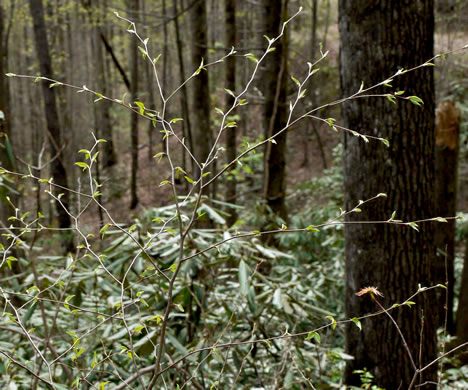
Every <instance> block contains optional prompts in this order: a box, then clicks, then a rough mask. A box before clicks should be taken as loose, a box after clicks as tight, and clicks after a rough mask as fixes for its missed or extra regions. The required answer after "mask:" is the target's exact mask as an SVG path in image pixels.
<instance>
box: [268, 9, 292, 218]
mask: <svg viewBox="0 0 468 390" xmlns="http://www.w3.org/2000/svg"><path fill="white" fill-rule="evenodd" d="M263 6H264V18H265V20H264V22H265V24H264V31H265V34H266V35H267V36H268V37H269V38H274V37H276V36H278V35H279V33H280V30H281V26H282V23H283V21H284V20H285V16H286V12H287V0H274V1H270V0H264V2H263ZM287 67H288V37H287V35H286V33H285V35H284V36H283V37H282V38H281V40H280V41H278V43H277V44H276V45H275V51H273V52H272V53H271V54H270V55H269V56H268V57H267V59H266V62H265V66H264V69H263V79H262V84H263V86H264V90H263V95H264V99H265V102H264V110H263V118H264V129H265V138H268V137H271V136H273V135H274V134H276V133H277V132H278V131H280V130H281V129H282V128H284V127H285V125H286V123H287V119H288V101H287V97H288V91H287V77H288V69H287ZM286 134H287V132H283V133H281V134H280V135H279V136H277V137H275V143H272V142H268V143H267V145H266V150H265V178H264V192H263V195H264V199H265V201H266V204H267V205H268V206H269V207H270V208H271V210H272V211H273V212H274V213H275V214H276V215H278V216H279V217H281V218H282V219H283V220H286V219H287V210H286V204H285V197H286V180H285V178H286Z"/></svg>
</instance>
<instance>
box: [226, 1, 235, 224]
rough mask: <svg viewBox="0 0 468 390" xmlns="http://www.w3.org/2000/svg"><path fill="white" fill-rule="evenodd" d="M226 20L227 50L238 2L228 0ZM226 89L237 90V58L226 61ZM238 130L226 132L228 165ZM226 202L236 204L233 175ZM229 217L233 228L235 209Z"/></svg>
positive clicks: (228, 101)
mask: <svg viewBox="0 0 468 390" xmlns="http://www.w3.org/2000/svg"><path fill="white" fill-rule="evenodd" d="M224 12H225V20H226V48H228V49H229V48H230V47H232V46H235V45H236V35H237V28H236V1H235V0H226V3H225V9H224ZM226 88H227V89H230V90H231V91H235V90H236V57H234V56H231V57H229V58H228V59H227V60H226ZM233 103H234V98H233V97H232V96H231V95H229V94H226V106H227V107H226V108H227V109H229V108H230V107H232V104H233ZM236 130H237V129H236V128H232V129H227V131H226V159H227V163H230V162H231V161H233V160H235V158H236V156H237V150H236V134H237V131H236ZM226 200H227V201H228V202H231V203H236V177H235V176H234V175H231V177H230V178H229V179H228V181H227V183H226ZM229 213H230V215H229V217H228V218H227V224H228V226H231V225H233V224H234V222H236V220H237V213H236V211H235V209H230V210H229Z"/></svg>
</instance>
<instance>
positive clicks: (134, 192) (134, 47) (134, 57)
mask: <svg viewBox="0 0 468 390" xmlns="http://www.w3.org/2000/svg"><path fill="white" fill-rule="evenodd" d="M138 3H139V0H128V9H129V10H131V11H133V12H132V14H131V17H133V18H135V16H136V12H137V11H138V9H139V4H138ZM138 56H139V52H138V41H137V38H136V36H133V37H132V41H131V44H130V78H131V81H130V99H131V101H132V104H134V102H135V101H136V100H137V93H138ZM130 115H131V116H130V139H131V154H132V161H131V168H130V171H131V173H130V209H134V208H135V207H136V206H137V205H138V188H137V178H138V115H137V114H136V113H131V114H130Z"/></svg>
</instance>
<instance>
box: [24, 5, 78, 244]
mask: <svg viewBox="0 0 468 390" xmlns="http://www.w3.org/2000/svg"><path fill="white" fill-rule="evenodd" d="M29 7H30V10H31V15H32V18H33V22H34V38H35V44H36V52H37V56H38V58H39V65H40V70H41V76H43V77H48V78H50V79H53V78H54V75H53V72H52V61H51V58H50V51H49V44H48V39H47V30H46V26H45V21H44V8H43V5H42V0H29ZM41 84H42V94H43V97H44V110H45V116H46V121H47V138H48V140H49V144H50V152H51V156H50V158H51V163H50V167H51V175H52V177H53V179H54V183H56V184H57V185H59V186H60V187H62V188H57V187H55V186H54V187H52V188H53V193H54V194H55V196H58V195H59V194H61V193H63V196H62V197H61V199H60V202H56V209H57V215H58V221H59V227H60V228H63V229H66V228H69V227H70V225H71V220H70V216H69V214H68V213H67V211H66V209H65V208H68V207H69V193H68V191H65V192H64V191H63V188H68V179H67V171H66V169H65V165H64V154H63V150H64V148H65V144H64V142H63V137H62V133H61V129H60V122H59V115H58V110H57V103H56V96H55V89H54V88H53V87H50V85H49V83H46V82H42V83H41ZM64 236H65V240H64V247H65V249H66V250H70V249H71V248H72V245H73V243H72V241H71V239H70V238H66V236H67V234H66V233H65V234H64Z"/></svg>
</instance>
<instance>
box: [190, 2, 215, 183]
mask: <svg viewBox="0 0 468 390" xmlns="http://www.w3.org/2000/svg"><path fill="white" fill-rule="evenodd" d="M189 12H190V33H191V36H192V38H191V39H192V47H191V57H192V69H193V70H196V69H198V67H199V66H200V64H201V62H202V61H203V63H204V64H206V63H207V62H208V39H207V27H208V25H207V19H206V2H205V1H198V2H196V3H195V4H194V5H193V7H192V9H191V10H190V11H189ZM191 87H192V88H191V89H192V105H191V108H192V115H193V120H192V121H191V123H192V140H193V155H194V157H195V159H196V160H197V161H198V162H199V163H200V164H202V163H204V162H205V161H206V159H207V158H208V154H209V152H210V149H211V144H212V142H213V137H212V134H211V122H210V85H209V78H208V72H207V71H206V70H204V69H202V70H201V72H200V73H199V74H198V75H197V77H195V78H194V79H193V80H192V83H191ZM210 169H212V168H210ZM199 172H200V170H199V169H197V170H196V174H197V175H198V174H199Z"/></svg>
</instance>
